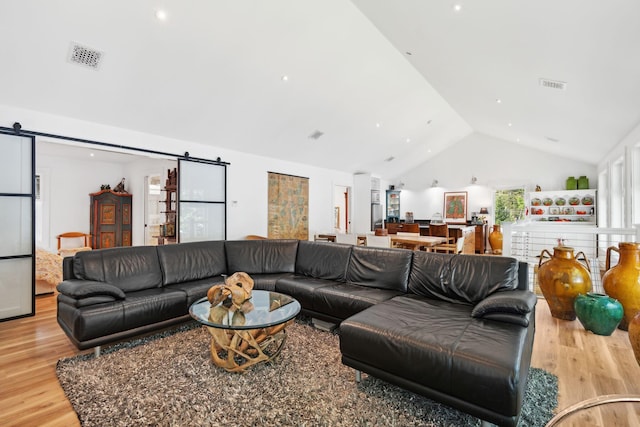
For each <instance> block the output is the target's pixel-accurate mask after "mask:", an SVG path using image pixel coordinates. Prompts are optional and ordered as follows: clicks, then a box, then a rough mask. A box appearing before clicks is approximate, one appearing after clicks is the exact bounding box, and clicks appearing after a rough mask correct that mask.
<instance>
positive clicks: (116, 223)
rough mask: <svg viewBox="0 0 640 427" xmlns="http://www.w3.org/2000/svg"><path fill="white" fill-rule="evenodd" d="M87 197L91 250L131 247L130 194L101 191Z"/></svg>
mask: <svg viewBox="0 0 640 427" xmlns="http://www.w3.org/2000/svg"><path fill="white" fill-rule="evenodd" d="M89 196H91V236H92V237H91V238H92V243H93V245H92V246H93V248H94V249H104V248H112V247H115V246H131V194H129V193H116V192H114V191H112V190H102V191H99V192H97V193H91V194H90V195H89Z"/></svg>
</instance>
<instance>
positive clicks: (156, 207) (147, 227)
mask: <svg viewBox="0 0 640 427" xmlns="http://www.w3.org/2000/svg"><path fill="white" fill-rule="evenodd" d="M161 184H162V177H161V176H160V175H148V176H145V178H144V192H145V194H144V200H145V205H144V244H145V245H147V246H156V245H157V244H158V236H159V235H160V223H161V222H162V212H161V211H160V206H161V204H160V202H161V197H160V196H161V191H160V190H161V188H162V187H161Z"/></svg>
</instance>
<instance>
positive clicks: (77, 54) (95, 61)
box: [69, 42, 103, 70]
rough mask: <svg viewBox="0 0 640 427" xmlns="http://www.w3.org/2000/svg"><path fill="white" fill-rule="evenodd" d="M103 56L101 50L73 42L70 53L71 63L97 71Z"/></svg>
mask: <svg viewBox="0 0 640 427" xmlns="http://www.w3.org/2000/svg"><path fill="white" fill-rule="evenodd" d="M102 55H103V53H102V52H100V51H99V50H95V49H91V48H89V47H86V46H82V45H79V44H78V43H75V42H72V43H71V49H70V51H69V62H72V63H74V64H80V65H84V66H85V67H89V68H92V69H94V70H97V69H98V67H99V66H100V60H101V59H102Z"/></svg>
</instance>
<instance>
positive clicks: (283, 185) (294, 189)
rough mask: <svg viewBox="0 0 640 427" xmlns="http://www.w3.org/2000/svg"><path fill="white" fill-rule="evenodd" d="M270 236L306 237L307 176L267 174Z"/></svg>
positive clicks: (274, 237)
mask: <svg viewBox="0 0 640 427" xmlns="http://www.w3.org/2000/svg"><path fill="white" fill-rule="evenodd" d="M268 175H269V176H268V187H269V194H268V203H269V206H268V223H267V227H268V228H267V233H268V234H267V236H268V237H269V239H300V240H308V239H309V178H305V177H300V176H294V175H285V174H281V173H276V172H269V174H268Z"/></svg>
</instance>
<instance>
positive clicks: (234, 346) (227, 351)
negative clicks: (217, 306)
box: [207, 320, 293, 373]
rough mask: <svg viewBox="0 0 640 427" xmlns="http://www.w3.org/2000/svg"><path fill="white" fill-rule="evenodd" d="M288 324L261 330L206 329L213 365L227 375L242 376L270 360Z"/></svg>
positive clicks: (277, 348)
mask: <svg viewBox="0 0 640 427" xmlns="http://www.w3.org/2000/svg"><path fill="white" fill-rule="evenodd" d="M291 322H293V320H289V321H288V322H285V323H281V324H279V325H275V326H271V327H268V328H261V329H220V328H213V327H208V328H207V329H208V330H209V333H210V334H211V337H212V338H211V358H212V359H213V363H214V364H215V365H216V366H219V367H221V368H224V369H226V370H227V371H229V372H239V373H242V372H244V371H245V370H246V369H248V368H249V367H251V366H253V365H255V364H257V363H261V362H269V361H271V360H273V359H274V358H276V357H277V356H278V355H279V354H280V351H281V350H282V347H283V346H284V342H285V340H286V337H287V335H286V331H285V327H286V326H287V325H288V324H290V323H291Z"/></svg>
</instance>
